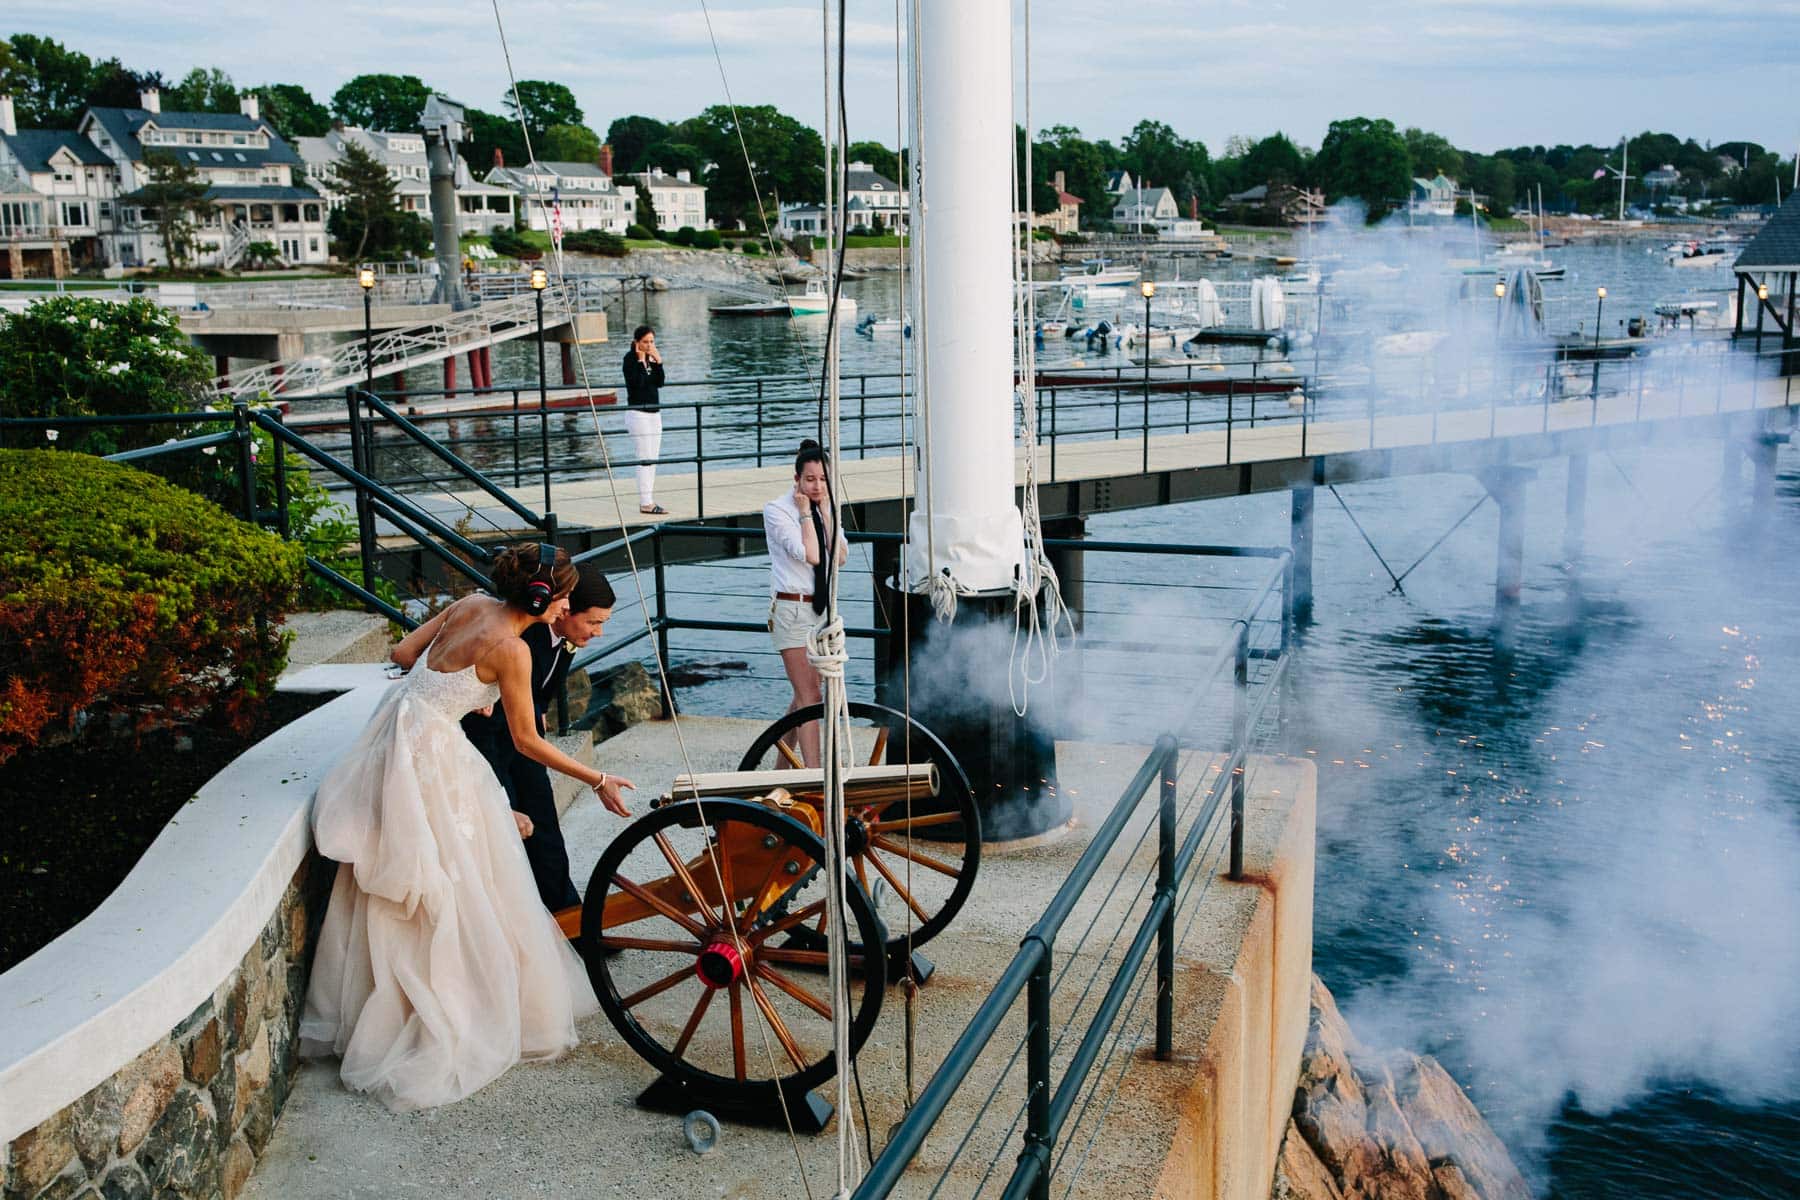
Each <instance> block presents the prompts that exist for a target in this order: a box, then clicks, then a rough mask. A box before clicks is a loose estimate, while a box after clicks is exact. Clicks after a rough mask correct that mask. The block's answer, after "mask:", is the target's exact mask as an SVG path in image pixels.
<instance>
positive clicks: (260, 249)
mask: <svg viewBox="0 0 1800 1200" xmlns="http://www.w3.org/2000/svg"><path fill="white" fill-rule="evenodd" d="M280 262H281V251H279V250H277V249H276V248H275V243H274V242H251V243H250V244H249V245H248V246H245V247H244V269H245V270H246V271H255V270H259V269H261V268H263V267H273V266H275V265H277V264H279V263H280Z"/></svg>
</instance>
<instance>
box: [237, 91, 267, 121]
mask: <svg viewBox="0 0 1800 1200" xmlns="http://www.w3.org/2000/svg"><path fill="white" fill-rule="evenodd" d="M238 111H239V112H241V113H243V114H244V115H245V116H246V117H249V118H250V119H251V120H252V121H260V120H262V106H261V105H260V104H259V103H258V102H257V99H256V93H255V92H246V93H244V94H243V95H242V96H239V97H238Z"/></svg>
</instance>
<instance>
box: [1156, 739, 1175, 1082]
mask: <svg viewBox="0 0 1800 1200" xmlns="http://www.w3.org/2000/svg"><path fill="white" fill-rule="evenodd" d="M1177 753H1178V751H1175V750H1170V752H1169V753H1168V754H1167V755H1165V756H1164V758H1163V764H1162V770H1161V772H1159V773H1158V775H1157V787H1158V789H1159V791H1158V794H1157V813H1158V815H1157V846H1156V894H1157V896H1158V897H1159V898H1162V897H1166V898H1167V900H1168V905H1167V907H1166V908H1164V910H1163V915H1162V921H1161V922H1160V928H1159V929H1158V930H1157V933H1156V1058H1157V1061H1158V1062H1168V1061H1169V1059H1170V1058H1171V1057H1172V1056H1173V1055H1174V1052H1175V758H1176V754H1177Z"/></svg>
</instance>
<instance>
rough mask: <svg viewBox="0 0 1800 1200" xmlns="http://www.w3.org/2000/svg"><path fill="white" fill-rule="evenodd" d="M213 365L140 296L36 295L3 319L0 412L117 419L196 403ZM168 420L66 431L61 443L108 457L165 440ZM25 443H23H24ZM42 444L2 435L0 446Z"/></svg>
mask: <svg viewBox="0 0 1800 1200" xmlns="http://www.w3.org/2000/svg"><path fill="white" fill-rule="evenodd" d="M211 375H212V363H211V361H210V360H209V359H208V358H207V356H206V354H205V353H204V352H202V351H201V350H200V349H199V348H198V347H197V346H194V345H192V344H191V343H189V341H188V340H187V338H186V337H184V336H183V335H182V332H181V324H180V319H179V318H178V317H177V316H176V315H175V313H174V312H172V311H170V310H169V309H166V308H163V307H162V306H161V305H159V304H155V303H152V302H151V301H149V300H145V299H135V300H132V301H130V302H128V303H125V304H116V303H113V302H111V301H108V300H92V299H85V298H83V297H80V296H72V295H69V296H55V297H52V298H49V299H46V300H39V301H38V302H37V303H36V304H33V305H31V306H30V307H29V308H27V309H26V310H25V311H24V312H19V313H12V314H11V315H6V316H0V416H7V417H65V416H114V415H121V414H130V413H159V412H182V411H184V410H189V409H194V408H198V407H200V404H201V402H202V398H203V397H204V395H205V392H206V383H207V380H208V379H209V378H210V376H211ZM171 432H172V431H171V429H170V427H169V426H166V425H140V426H136V427H132V426H123V427H117V428H114V429H111V430H107V431H98V432H80V431H71V432H69V433H67V434H65V435H62V436H61V437H60V439H59V441H60V447H61V448H62V449H74V450H86V451H89V452H90V453H95V454H111V453H113V452H114V451H117V450H129V449H135V448H136V447H139V446H148V445H150V444H152V443H154V442H160V441H162V440H163V439H165V438H167V437H168V436H169V434H170V433H171ZM27 439H29V441H28V440H27ZM27 444H30V445H35V446H41V445H43V444H44V441H43V440H42V435H40V434H37V433H31V434H24V433H19V432H16V431H7V432H5V433H3V434H0V445H4V446H23V445H27Z"/></svg>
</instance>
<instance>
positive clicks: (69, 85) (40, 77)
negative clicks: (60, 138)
mask: <svg viewBox="0 0 1800 1200" xmlns="http://www.w3.org/2000/svg"><path fill="white" fill-rule="evenodd" d="M7 44H8V46H9V48H10V49H11V51H12V54H11V57H12V60H13V70H14V79H15V81H16V82H15V85H14V86H15V87H16V89H17V90H16V91H15V92H14V93H13V104H14V106H15V115H16V116H17V118H18V122H19V126H20V127H21V128H37V129H53V128H57V127H62V128H67V127H68V126H71V125H73V124H75V119H76V118H77V117H79V116H80V115H81V110H82V108H83V107H84V106H85V105H86V103H87V95H88V85H89V84H90V83H91V82H92V81H93V76H94V64H93V63H92V62H91V61H89V59H88V56H87V55H85V54H83V53H81V52H80V51H79V50H70V49H68V48H67V47H65V46H64V45H63V44H62V43H61V42H58V41H57V40H56V39H54V38H47V37H39V36H38V35H36V34H33V33H15V34H13V35H12V37H10V38H8V39H7Z"/></svg>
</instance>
